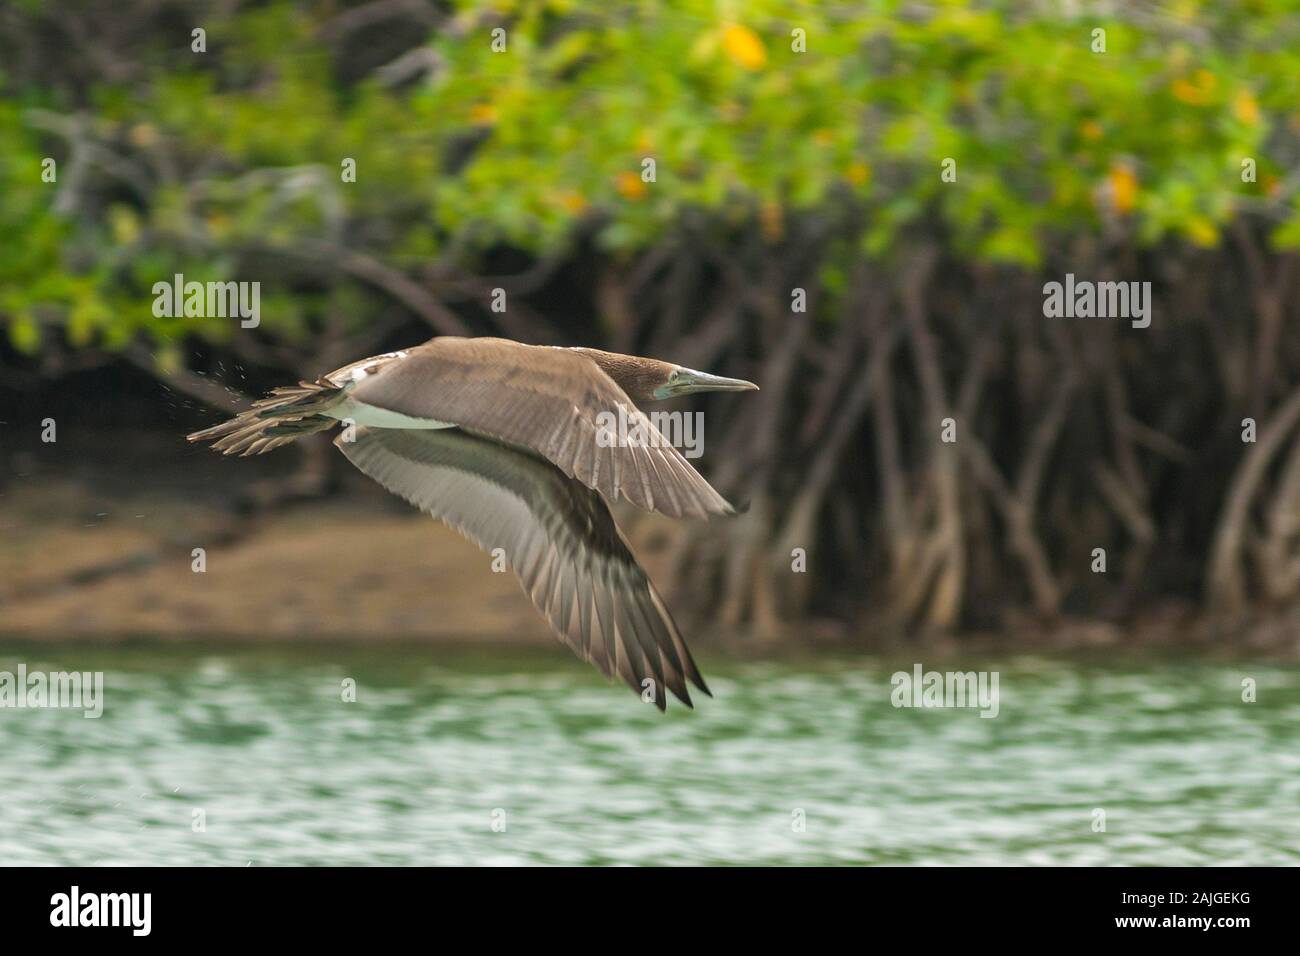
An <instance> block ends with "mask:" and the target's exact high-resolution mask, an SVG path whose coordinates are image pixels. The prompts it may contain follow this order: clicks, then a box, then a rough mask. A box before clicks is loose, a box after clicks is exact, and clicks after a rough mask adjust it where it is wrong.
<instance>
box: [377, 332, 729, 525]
mask: <svg viewBox="0 0 1300 956" xmlns="http://www.w3.org/2000/svg"><path fill="white" fill-rule="evenodd" d="M351 397H352V398H353V399H355V400H357V401H359V402H364V403H365V404H367V405H373V406H376V407H379V408H384V409H388V410H389V411H394V412H400V413H402V414H404V415H410V416H413V417H416V418H432V419H436V420H437V421H441V422H450V423H453V424H456V425H459V426H461V427H462V428H464V429H466V430H468V431H473V432H477V433H479V434H482V435H488V436H490V437H492V438H496V439H498V440H500V441H505V442H509V443H510V444H512V445H519V446H521V447H524V448H529V449H532V450H533V451H535V452H537V453H538V454H539V455H541V456H542V457H543V458H545V459H546V460H547V461H549V462H551V463H552V464H553V465H555V466H556V467H557V468H559V469H560V470H561V471H562V472H564V474H566V475H568V476H570V477H572V478H576V479H577V480H578V481H580V482H582V484H584V485H586V486H587V487H588V488H594V489H595V490H597V491H599V492H600V493H601V494H602V495H604V496H605V498H606V499H607V500H608V501H617V500H618V499H619V498H626V499H627V500H628V501H630V502H632V503H633V504H634V505H637V506H639V507H641V508H645V509H646V510H647V511H658V512H660V513H662V514H666V515H669V516H670V517H674V518H679V517H682V516H690V517H707V516H708V515H711V514H734V509H732V507H731V505H730V504H728V503H727V501H726V499H725V498H723V497H722V496H721V495H720V494H718V492H717V491H715V490H714V489H713V487H712V486H711V485H710V484H709V483H708V482H707V481H705V480H704V478H703V477H702V476H701V475H700V474H699V472H697V471H696V470H695V469H694V468H692V467H691V465H690V464H689V463H688V462H687V461H686V459H685V458H683V457H682V456H681V453H680V452H678V451H677V449H676V448H674V447H673V446H672V445H671V444H670V443H669V442H668V441H667V439H665V438H664V437H663V435H662V434H661V433H660V432H659V430H658V429H656V428H655V426H654V424H653V423H652V422H651V421H650V419H649V418H648V417H647V416H646V415H645V414H644V413H642V412H641V411H640V410H639V409H638V408H637V407H636V405H634V404H633V403H632V400H631V399H630V398H628V396H627V393H625V392H624V391H623V389H621V388H620V387H619V386H618V385H617V384H616V383H615V382H614V380H613V379H611V378H610V377H609V376H608V375H606V374H605V373H604V371H602V370H601V368H600V366H598V365H597V364H596V363H595V362H593V361H592V360H591V359H590V358H587V357H586V356H583V355H582V354H580V353H578V352H571V351H568V350H566V349H557V348H547V347H544V346H536V345H521V344H520V343H518V342H511V341H509V340H508V339H496V338H474V339H466V338H457V337H454V336H441V337H439V338H435V339H432V340H430V341H429V342H427V343H425V344H424V345H421V346H417V347H416V348H413V349H409V350H408V351H407V354H406V355H405V357H403V358H402V359H401V360H400V361H393V362H388V363H386V364H384V365H383V366H381V367H379V368H377V369H376V370H375V371H374V373H373V374H371V375H369V376H367V377H366V378H364V379H362V380H361V381H360V382H358V383H357V385H356V387H355V388H354V389H353V390H352V393H351ZM602 413H604V415H602ZM620 414H621V415H622V418H621V421H624V422H627V423H628V426H629V427H628V428H627V429H615V430H614V431H611V428H610V423H611V422H618V421H620V418H619V416H620ZM602 429H603V430H604V436H602V435H601V432H602ZM611 435H613V436H614V438H615V439H616V440H614V441H610V440H609V437H608V436H611Z"/></svg>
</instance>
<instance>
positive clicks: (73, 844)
mask: <svg viewBox="0 0 1300 956" xmlns="http://www.w3.org/2000/svg"><path fill="white" fill-rule="evenodd" d="M922 661H923V663H925V664H926V666H927V667H930V666H933V667H935V668H936V669H965V668H979V667H984V668H996V669H997V670H998V672H999V691H1000V712H999V714H998V716H997V717H996V718H995V719H984V718H981V717H980V716H979V714H978V711H976V710H969V709H967V710H955V709H951V710H917V709H898V708H895V707H893V706H892V705H891V703H890V691H891V686H890V683H889V680H890V675H891V674H892V673H893V672H894V671H895V670H898V669H900V668H902V669H908V670H910V669H911V666H912V663H913V662H912V661H911V660H907V661H891V662H883V661H880V660H877V659H873V658H843V659H835V660H826V659H816V660H811V661H808V660H801V661H790V662H783V663H762V664H758V663H745V664H741V663H728V662H725V661H721V660H706V661H705V662H704V663H705V671H706V674H708V676H709V678H710V682H711V684H712V685H713V689H714V691H715V694H716V697H715V699H713V700H711V701H710V700H707V699H706V700H704V701H703V702H702V704H701V706H699V707H698V709H697V710H696V711H695V712H693V713H692V712H688V711H686V710H685V709H684V708H681V707H677V708H671V707H670V710H669V713H668V715H667V716H661V715H659V714H658V713H657V712H656V711H655V710H654V709H653V708H652V707H650V706H648V705H644V704H641V703H640V702H639V701H638V700H637V699H636V698H635V697H634V696H633V695H632V694H631V693H630V692H628V691H627V690H626V689H621V688H618V687H613V686H608V685H605V684H604V683H603V682H601V680H600V678H599V677H598V676H596V675H594V674H589V673H588V672H587V671H586V670H585V669H584V667H583V665H581V664H579V663H577V662H574V661H571V660H570V659H569V658H568V657H567V655H566V654H565V652H564V651H563V650H562V649H560V648H558V647H557V648H556V649H555V651H554V652H553V653H548V652H541V651H539V652H528V653H521V652H516V651H512V650H504V649H499V648H488V649H482V650H479V651H477V652H473V653H467V652H464V651H456V650H448V649H440V648H411V647H381V648H378V649H359V648H352V649H347V648H337V647H317V648H307V649H286V648H256V647H237V648H230V647H228V648H223V649H220V650H211V649H188V648H158V647H149V646H141V647H124V648H116V649H100V650H92V649H88V648H80V647H76V646H68V647H51V646H45V647H32V646H19V645H4V646H0V670H9V671H13V670H15V669H16V665H17V664H18V663H20V662H22V663H25V664H26V665H27V667H28V668H29V669H37V668H43V669H48V670H59V669H77V670H103V671H105V681H106V691H105V694H106V700H105V708H104V714H103V716H102V717H101V718H100V719H98V720H87V719H84V718H83V717H82V716H81V714H80V713H79V712H76V711H58V710H8V709H0V753H3V755H4V766H5V775H4V776H5V782H4V786H3V788H2V789H0V861H3V862H4V863H7V864H75V865H122V864H128V865H131V864H156V865H222V866H246V865H253V866H267V865H276V864H279V865H297V864H345V865H367V864H399V865H404V864H473V863H493V864H496V863H500V864H616V863H629V864H700V863H742V864H849V863H853V864H863V863H867V864H870V863H875V864H1093V865H1096V864H1103V865H1105V864H1174V865H1182V864H1192V865H1198V864H1296V863H1300V746H1298V744H1300V734H1298V733H1297V728H1300V668H1297V667H1295V666H1292V665H1285V666H1282V665H1269V666H1264V665H1258V664H1250V663H1241V662H1227V663H1225V662H1217V663H1216V662H1190V663H1188V662H1181V663H1180V662H1170V661H1147V662H1129V663H1111V664H1104V665H1103V664H1099V663H1097V662H1085V661H1079V660H1064V659H1044V658H1036V657H1027V656H1025V657H1007V658H1000V659H997V660H984V661H952V660H949V661H934V662H926V661H924V658H922ZM349 678H350V679H352V680H355V681H356V686H357V691H356V697H357V699H356V701H355V702H344V701H343V699H342V697H343V694H342V692H341V687H342V683H343V681H345V680H346V679H349ZM1243 678H1252V679H1254V680H1255V681H1256V684H1257V693H1258V701H1257V702H1255V703H1244V702H1243V701H1242V684H1241V682H1242V680H1243ZM1099 809H1100V810H1104V812H1105V830H1104V831H1098V830H1097V829H1096V826H1097V823H1096V821H1097V820H1098V819H1099V817H1098V815H1097V814H1096V811H1097V810H1099ZM199 811H201V812H199ZM196 821H201V823H202V828H200V829H196V826H198V824H197V823H196ZM801 821H802V824H803V826H802V829H801V828H800V825H799V824H800V822H801Z"/></svg>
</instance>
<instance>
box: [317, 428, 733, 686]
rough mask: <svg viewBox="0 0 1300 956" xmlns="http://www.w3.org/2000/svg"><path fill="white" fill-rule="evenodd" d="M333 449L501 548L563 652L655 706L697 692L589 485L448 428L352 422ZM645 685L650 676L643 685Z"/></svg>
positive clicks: (684, 654) (482, 542)
mask: <svg viewBox="0 0 1300 956" xmlns="http://www.w3.org/2000/svg"><path fill="white" fill-rule="evenodd" d="M343 437H344V436H342V435H340V437H339V438H337V439H335V442H334V444H335V445H337V446H338V447H339V449H340V450H341V451H342V452H343V454H344V455H346V456H347V457H348V460H349V461H351V462H352V463H353V464H354V465H356V466H357V468H359V469H360V470H361V471H363V472H365V473H366V474H367V475H369V476H370V477H371V478H373V479H374V480H375V481H377V482H378V483H379V484H381V485H383V486H384V487H385V488H387V489H388V490H389V491H391V492H393V493H394V494H396V495H398V496H400V497H402V498H405V499H406V500H407V501H409V502H410V503H411V504H413V505H415V506H416V507H417V508H419V509H421V510H422V511H425V512H428V513H429V514H430V515H432V516H433V517H435V518H438V519H440V520H441V521H444V522H445V523H447V524H448V525H450V526H451V527H452V528H454V529H456V530H457V531H459V532H460V533H461V534H463V535H465V536H466V537H467V538H469V539H470V540H471V541H473V542H474V543H475V544H477V545H478V546H479V547H481V548H482V549H483V550H484V551H488V552H492V551H494V550H495V549H497V548H500V549H501V550H502V553H503V554H504V556H505V559H506V561H507V563H508V564H509V565H510V567H511V568H512V569H513V570H514V572H515V573H516V574H517V575H518V576H519V581H520V583H521V584H522V585H523V589H524V593H526V594H527V595H528V597H529V598H530V599H531V600H532V602H533V604H534V605H536V607H537V609H538V610H539V611H540V612H541V613H542V614H543V616H545V618H546V619H547V621H548V622H549V623H550V625H551V627H552V629H553V630H554V631H555V633H556V634H557V635H558V636H559V637H560V639H561V640H562V641H563V642H564V643H565V644H567V645H568V646H569V647H570V648H572V650H573V651H574V653H575V654H577V655H578V656H579V657H581V658H582V659H583V660H586V661H590V662H591V663H592V664H594V665H595V666H596V667H597V668H598V669H599V670H600V671H601V673H603V674H605V675H606V676H607V677H608V676H611V675H613V674H617V675H618V676H619V677H621V678H622V679H623V680H624V681H626V682H627V684H628V686H630V687H631V688H632V689H633V690H634V691H636V692H637V693H641V694H644V693H646V692H647V691H650V692H651V693H652V694H653V697H652V699H653V700H654V702H655V703H656V704H657V705H658V707H659V708H660V709H661V710H662V709H663V708H664V705H665V703H666V700H665V697H664V693H663V690H662V689H663V688H667V689H668V690H670V691H672V693H673V694H674V695H676V697H677V698H678V699H679V700H681V701H682V702H683V703H685V704H688V705H689V704H690V702H691V698H690V693H689V691H688V689H687V686H686V682H687V681H688V680H689V681H690V682H691V683H693V684H695V686H696V687H698V688H699V689H700V690H702V691H704V692H705V693H706V694H707V693H708V687H707V686H706V685H705V683H704V678H703V677H702V676H701V675H700V672H699V669H698V668H697V667H696V666H695V661H694V660H692V658H691V652H690V651H689V650H688V649H687V647H686V642H685V641H684V640H682V635H681V632H680V631H679V630H678V629H677V625H676V624H675V623H674V622H673V619H672V615H671V614H669V613H668V609H667V608H666V607H665V606H664V602H663V600H662V598H660V596H659V593H658V592H657V591H656V590H655V587H654V585H653V584H651V583H650V579H649V578H647V577H646V574H645V572H644V571H643V570H642V569H641V566H640V565H639V564H637V561H636V558H634V557H633V556H632V552H631V551H630V550H629V549H628V546H627V542H626V541H625V540H624V538H623V535H622V534H621V533H620V532H619V530H618V528H617V527H616V526H615V524H614V519H613V518H612V517H611V515H610V513H609V508H608V507H606V505H605V503H604V501H602V500H601V499H600V497H599V495H597V494H596V493H595V492H593V491H591V490H590V489H587V488H584V487H583V486H582V485H580V484H578V483H577V482H576V481H574V480H573V479H571V478H569V477H568V476H566V475H564V474H563V473H561V472H560V470H559V469H558V468H556V467H555V466H554V465H552V464H551V463H550V462H547V461H545V460H543V459H542V458H540V457H538V456H537V455H534V454H531V453H529V452H526V451H524V450H522V449H514V448H508V447H506V446H504V445H501V444H500V443H498V442H494V441H491V440H489V439H485V438H480V437H478V436H476V435H471V434H468V433H466V432H462V431H460V430H458V429H444V430H435V431H408V430H402V429H367V428H358V429H357V434H356V438H355V440H354V441H350V442H349V441H344V440H343ZM648 681H653V683H647V682H648Z"/></svg>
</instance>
